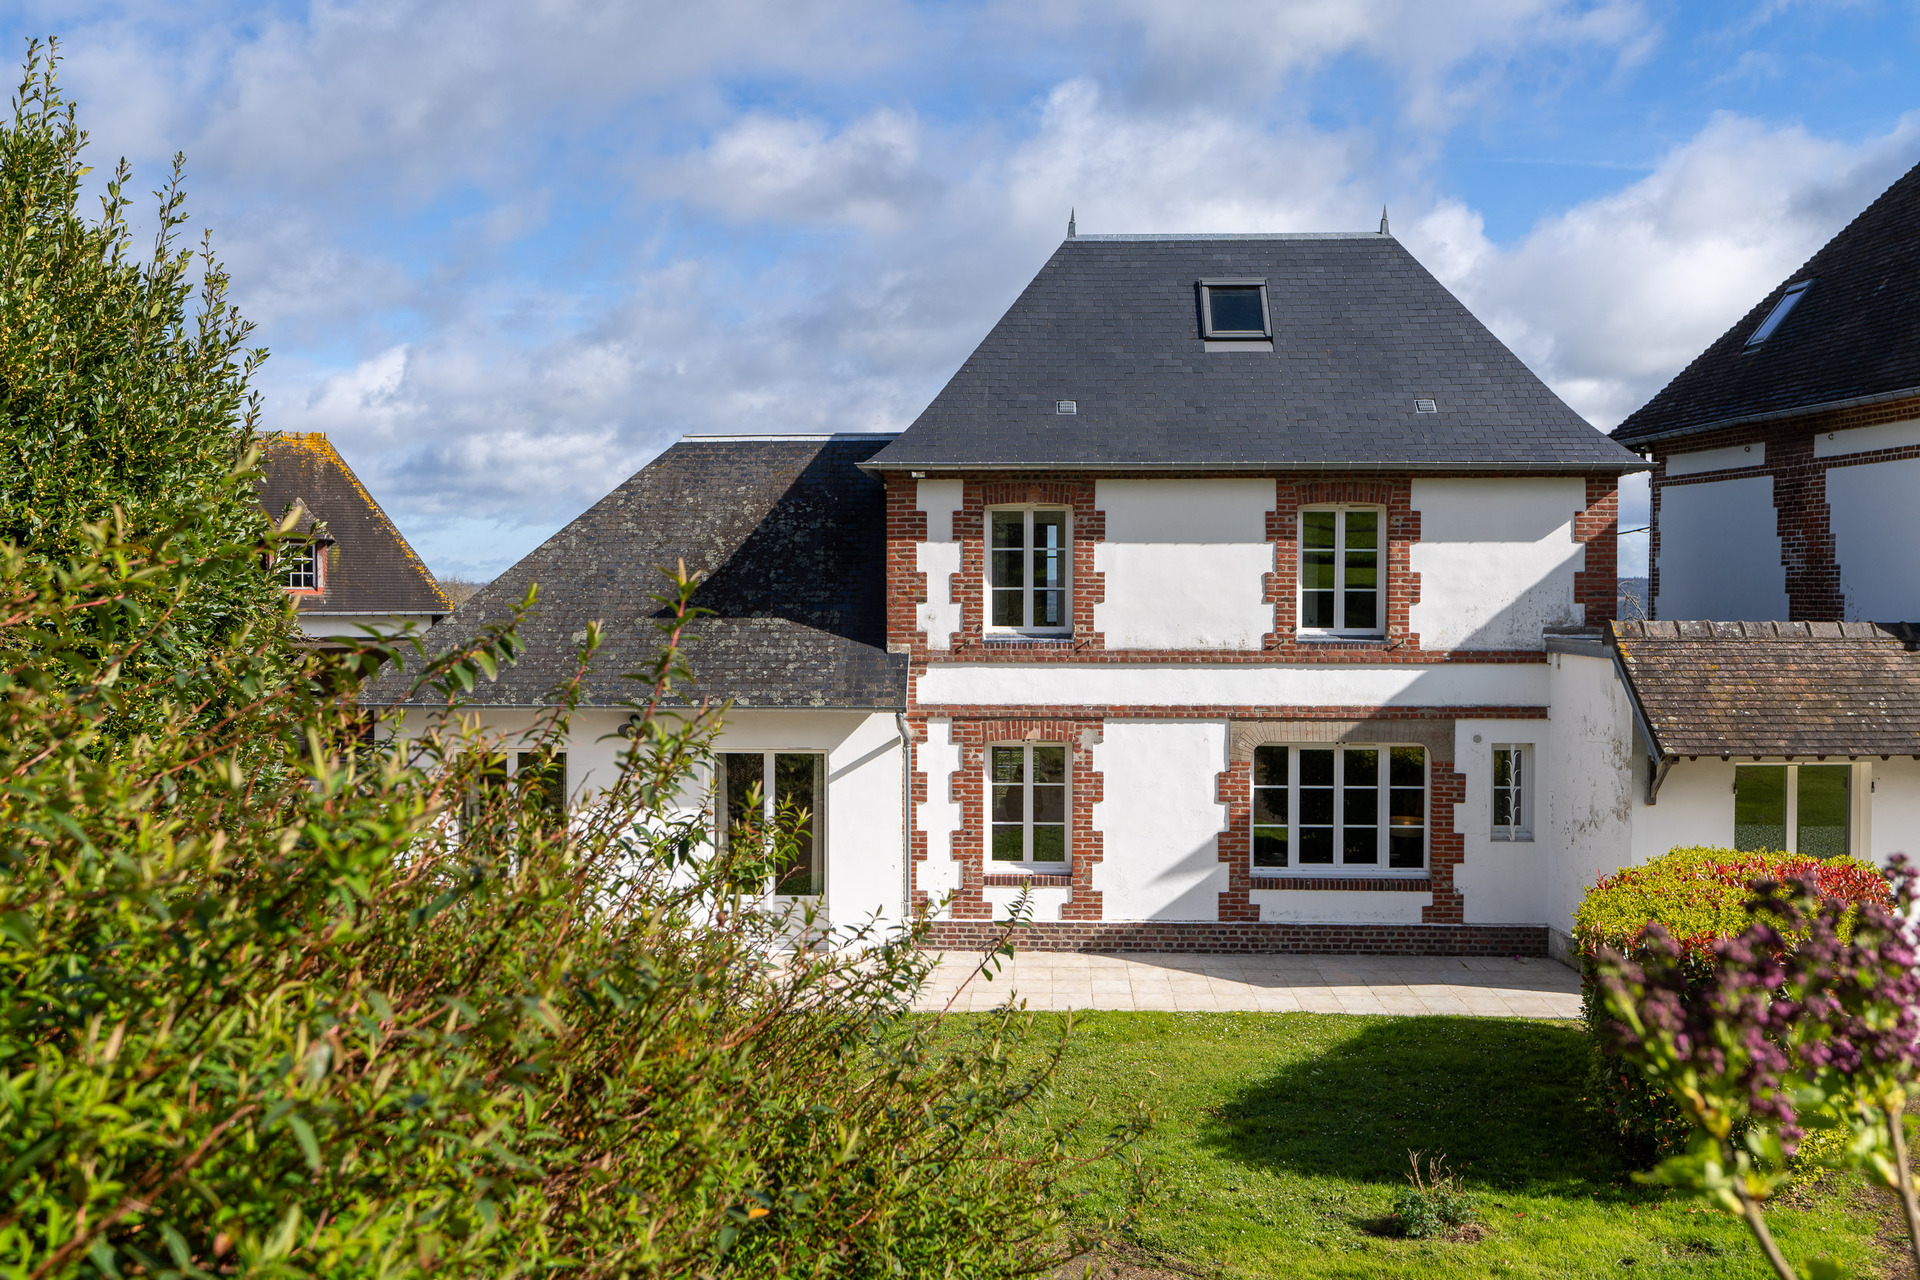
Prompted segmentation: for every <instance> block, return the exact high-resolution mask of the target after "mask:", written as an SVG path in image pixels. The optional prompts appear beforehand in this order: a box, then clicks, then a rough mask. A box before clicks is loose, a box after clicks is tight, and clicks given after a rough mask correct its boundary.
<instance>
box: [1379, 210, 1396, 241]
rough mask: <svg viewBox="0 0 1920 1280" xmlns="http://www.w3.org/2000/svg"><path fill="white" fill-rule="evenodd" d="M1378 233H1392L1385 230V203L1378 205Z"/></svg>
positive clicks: (1385, 234)
mask: <svg viewBox="0 0 1920 1280" xmlns="http://www.w3.org/2000/svg"><path fill="white" fill-rule="evenodd" d="M1380 234H1381V235H1383V236H1389V235H1392V234H1393V233H1392V232H1391V231H1388V230H1387V206H1385V205H1381V206H1380Z"/></svg>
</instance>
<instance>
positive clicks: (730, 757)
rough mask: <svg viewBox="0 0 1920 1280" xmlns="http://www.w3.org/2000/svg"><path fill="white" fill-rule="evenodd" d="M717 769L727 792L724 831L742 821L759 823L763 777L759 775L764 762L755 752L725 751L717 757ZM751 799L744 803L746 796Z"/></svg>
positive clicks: (729, 829)
mask: <svg viewBox="0 0 1920 1280" xmlns="http://www.w3.org/2000/svg"><path fill="white" fill-rule="evenodd" d="M720 766H721V769H722V770H723V771H724V772H725V775H726V792H727V830H728V831H729V832H731V831H733V829H734V828H736V827H739V826H742V825H744V824H746V823H749V822H751V823H753V824H754V825H756V826H757V825H758V824H759V822H760V795H761V792H762V788H763V786H764V785H765V779H763V778H762V777H761V776H760V775H761V774H762V772H763V771H764V770H765V764H764V762H763V759H762V757H761V755H760V753H759V752H758V751H753V752H745V751H729V752H726V753H724V754H723V755H722V756H721V757H720ZM749 796H751V797H752V798H753V801H752V804H751V805H749V804H748V797H749Z"/></svg>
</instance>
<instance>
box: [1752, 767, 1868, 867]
mask: <svg viewBox="0 0 1920 1280" xmlns="http://www.w3.org/2000/svg"><path fill="white" fill-rule="evenodd" d="M1852 818H1853V766H1852V765H1850V764H1738V765H1735V766H1734V767H1733V847H1734V848H1736V849H1741V850H1756V851H1757V850H1761V849H1773V850H1777V851H1779V852H1782V853H1804V854H1808V855H1809V856H1811V857H1815V858H1836V857H1840V856H1842V855H1843V854H1846V853H1848V852H1850V851H1851V847H1852V843H1853V821H1852Z"/></svg>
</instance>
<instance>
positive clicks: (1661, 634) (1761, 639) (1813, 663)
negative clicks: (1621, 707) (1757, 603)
mask: <svg viewBox="0 0 1920 1280" xmlns="http://www.w3.org/2000/svg"><path fill="white" fill-rule="evenodd" d="M1610 638H1611V643H1612V644H1613V646H1614V649H1615V652H1616V653H1617V654H1618V657H1619V663H1620V668H1621V670H1622V671H1623V672H1624V673H1625V675H1626V680H1627V687H1628V689H1629V690H1630V691H1631V693H1632V695H1633V698H1634V701H1635V702H1636V703H1637V704H1638V706H1639V708H1640V711H1641V715H1642V717H1643V719H1644V721H1645V723H1646V724H1647V726H1648V727H1649V728H1651V729H1652V731H1653V734H1654V736H1655V738H1656V739H1658V742H1657V746H1658V749H1659V752H1660V753H1661V754H1662V755H1666V756H1721V755H1736V756H1755V755H1759V756H1788V755H1791V756H1822V755H1824V756H1838V757H1847V756H1869V755H1914V754H1920V628H1916V627H1914V626H1912V625H1909V624H1905V623H1901V624H1894V625H1883V624H1879V623H1872V622H1615V623H1613V624H1612V629H1611V633H1610Z"/></svg>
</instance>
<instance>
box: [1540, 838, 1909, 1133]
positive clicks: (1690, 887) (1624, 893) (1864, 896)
mask: <svg viewBox="0 0 1920 1280" xmlns="http://www.w3.org/2000/svg"><path fill="white" fill-rule="evenodd" d="M1796 878H1797V879H1800V880H1803V881H1805V882H1806V883H1808V884H1810V885H1812V886H1813V887H1814V889H1815V891H1816V892H1818V893H1819V894H1821V895H1822V896H1824V897H1826V898H1829V899H1831V900H1833V901H1835V902H1838V903H1842V904H1846V905H1857V904H1862V903H1886V902H1889V901H1891V898H1890V896H1889V895H1890V890H1889V889H1888V887H1887V881H1886V877H1885V876H1883V875H1882V874H1881V872H1880V870H1879V869H1878V868H1877V867H1875V866H1873V865H1872V864H1871V863H1866V862H1862V861H1860V860H1859V859H1856V858H1830V859H1826V860H1822V859H1819V858H1812V857H1806V856H1803V855H1798V854H1788V853H1774V852H1766V853H1750V852H1741V851H1737V850H1733V849H1715V848H1708V847H1699V846H1690V847H1682V848H1677V849H1674V850H1673V851H1672V852H1670V853H1667V854H1664V855H1663V856H1661V857H1658V858H1655V859H1653V860H1652V861H1650V862H1647V863H1644V864H1642V865H1640V866H1636V867H1626V868H1624V869H1622V870H1620V871H1616V872H1614V873H1613V874H1612V875H1607V876H1602V877H1601V878H1600V879H1599V881H1597V882H1596V883H1595V884H1594V886H1593V888H1591V889H1589V890H1588V891H1587V894H1586V897H1585V898H1584V899H1583V900H1582V901H1581V903H1580V907H1579V910H1578V911H1576V912H1575V913H1574V942H1575V946H1576V947H1577V949H1578V952H1579V956H1580V967H1581V979H1582V984H1581V986H1582V999H1583V1002H1584V1007H1585V1013H1586V1021H1587V1026H1588V1028H1589V1029H1590V1030H1591V1031H1592V1032H1593V1034H1594V1036H1595V1054H1594V1059H1595V1065H1594V1076H1593V1091H1594V1097H1595V1101H1596V1102H1597V1103H1598V1104H1599V1105H1600V1107H1601V1108H1602V1110H1604V1111H1605V1112H1606V1114H1607V1115H1608V1117H1609V1118H1610V1120H1611V1122H1612V1124H1613V1126H1614V1129H1615V1132H1616V1133H1617V1134H1618V1135H1619V1136H1620V1138H1621V1139H1622V1140H1623V1142H1624V1143H1625V1144H1626V1146H1627V1147H1628V1149H1629V1150H1630V1151H1631V1152H1632V1153H1633V1154H1634V1155H1635V1156H1636V1157H1637V1158H1639V1159H1641V1160H1643V1161H1650V1160H1652V1159H1654V1158H1657V1157H1659V1156H1664V1155H1670V1154H1672V1153H1673V1152H1675V1151H1677V1150H1680V1149H1681V1148H1682V1147H1684V1146H1685V1145H1686V1142H1687V1140H1688V1138H1689V1136H1690V1135H1691V1133H1692V1125H1691V1123H1690V1122H1689V1121H1688V1120H1687V1119H1686V1117H1685V1116H1684V1115H1683V1114H1682V1113H1681V1111H1680V1110H1679V1109H1678V1108H1677V1107H1675V1106H1674V1104H1673V1103H1672V1101H1671V1100H1670V1099H1669V1098H1668V1096H1667V1093H1666V1091H1665V1090H1664V1089H1663V1088H1661V1087H1660V1086H1659V1085H1658V1084H1657V1083H1656V1082H1654V1081H1652V1080H1650V1079H1648V1078H1647V1077H1646V1075H1645V1073H1643V1072H1641V1071H1640V1070H1638V1069H1637V1068H1636V1067H1635V1066H1634V1065H1633V1064H1632V1063H1630V1062H1627V1061H1623V1060H1622V1059H1620V1058H1619V1056H1618V1055H1617V1054H1615V1053H1614V1052H1613V1050H1612V1047H1611V1042H1610V1041H1609V1040H1608V1038H1607V1037H1606V1036H1605V1035H1604V1034H1602V1028H1603V1025H1604V1024H1605V1023H1606V1022H1607V1021H1608V1014H1607V1009H1606V995H1605V991H1604V990H1603V988H1602V985H1601V983H1600V981H1599V975H1598V971H1597V967H1596V966H1597V962H1598V960H1599V958H1600V956H1601V955H1602V954H1603V953H1605V952H1607V951H1609V950H1611V951H1614V952H1617V953H1619V954H1621V955H1623V956H1626V957H1628V958H1631V959H1641V958H1644V957H1645V956H1646V955H1647V954H1648V951H1647V948H1648V945H1649V942H1648V940H1649V938H1650V937H1653V936H1657V937H1658V938H1659V939H1660V942H1659V947H1660V948H1662V949H1664V948H1666V947H1669V946H1671V947H1672V948H1674V949H1675V952H1674V955H1673V957H1672V963H1673V964H1674V965H1675V966H1677V972H1678V973H1679V974H1680V975H1682V976H1683V977H1684V978H1685V979H1686V980H1687V981H1689V982H1691V983H1692V984H1694V985H1695V986H1696V987H1697V986H1699V985H1701V984H1703V983H1705V982H1706V981H1707V980H1708V979H1709V978H1710V977H1711V976H1712V973H1713V969H1714V965H1715V963H1716V954H1717V953H1716V947H1717V946H1718V944H1719V943H1721V942H1723V941H1724V940H1725V939H1728V938H1731V937H1735V936H1737V935H1739V934H1740V933H1742V932H1743V931H1745V930H1746V929H1747V928H1748V927H1749V926H1750V925H1751V924H1752V923H1753V916H1752V913H1751V911H1750V910H1749V901H1750V899H1751V898H1752V896H1753V894H1752V890H1751V889H1750V888H1749V887H1748V886H1749V885H1750V884H1751V883H1752V882H1753V881H1755V880H1771V881H1784V880H1788V879H1796ZM1851 919H1852V916H1851V915H1846V916H1844V917H1843V920H1844V921H1850V920H1851ZM1843 927H1850V924H1844V923H1843Z"/></svg>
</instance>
